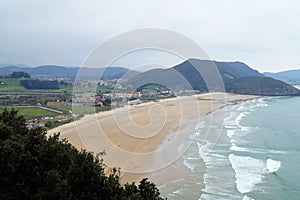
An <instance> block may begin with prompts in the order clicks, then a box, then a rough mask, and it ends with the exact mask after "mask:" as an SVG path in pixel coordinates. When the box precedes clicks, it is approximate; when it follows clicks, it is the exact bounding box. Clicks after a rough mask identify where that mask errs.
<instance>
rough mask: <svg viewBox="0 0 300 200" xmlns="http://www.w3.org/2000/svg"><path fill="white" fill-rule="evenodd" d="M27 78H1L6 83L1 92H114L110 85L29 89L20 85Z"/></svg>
mask: <svg viewBox="0 0 300 200" xmlns="http://www.w3.org/2000/svg"><path fill="white" fill-rule="evenodd" d="M21 80H25V79H21V78H20V79H15V78H0V82H3V83H5V85H0V92H24V93H64V92H65V91H66V92H67V93H68V94H72V93H73V92H76V93H89V92H101V93H104V92H113V88H108V87H103V86H100V87H88V88H86V87H77V88H76V89H75V90H74V91H73V86H63V85H62V86H60V89H57V90H29V89H26V88H24V87H23V86H20V81H21Z"/></svg>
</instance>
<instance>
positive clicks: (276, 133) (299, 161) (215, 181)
mask: <svg viewBox="0 0 300 200" xmlns="http://www.w3.org/2000/svg"><path fill="white" fill-rule="evenodd" d="M216 112H219V113H220V115H221V114H224V113H225V114H226V115H225V118H222V119H218V120H214V121H213V122H211V120H210V118H209V116H207V117H206V118H204V119H203V122H202V124H201V126H199V128H198V131H197V132H196V133H195V137H193V141H192V144H191V147H190V148H189V149H188V151H187V152H185V154H184V159H183V160H184V164H185V166H187V167H188V168H189V169H190V170H191V172H192V176H193V177H195V180H197V176H199V177H200V176H202V175H201V174H203V179H204V188H201V187H200V185H199V183H198V182H193V181H192V180H189V181H188V182H187V181H185V184H184V185H183V186H182V188H180V189H179V190H178V189H177V190H176V191H172V192H170V193H169V194H167V196H166V197H168V199H203V200H207V199H208V200H210V199H242V200H247V199H249V200H251V199H272V200H275V199H289V200H299V199H300V98H299V97H275V98H262V99H255V100H250V101H246V102H243V103H241V104H238V105H234V106H228V107H225V108H224V109H221V110H218V111H216ZM215 114H218V113H215ZM212 127H213V128H212ZM216 129H218V130H221V131H222V134H221V135H220V137H219V138H218V141H217V142H216V143H215V144H210V145H213V148H212V149H211V151H210V153H208V154H207V155H206V154H203V151H202V150H203V147H204V146H205V145H208V144H207V143H206V142H205V138H203V133H205V134H208V135H209V134H213V133H214V132H215V131H216ZM203 166H204V167H203ZM162 190H164V188H162ZM169 191H170V189H169Z"/></svg>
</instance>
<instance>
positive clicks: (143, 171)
mask: <svg viewBox="0 0 300 200" xmlns="http://www.w3.org/2000/svg"><path fill="white" fill-rule="evenodd" d="M252 98H257V97H255V96H249V95H236V94H227V93H207V94H201V95H195V96H192V97H178V98H172V99H166V100H161V101H159V102H150V103H144V104H140V105H135V106H126V107H124V108H119V109H115V110H112V111H107V112H102V113H98V114H93V115H86V116H85V117H83V118H82V119H80V120H78V121H75V122H72V123H69V124H65V125H62V126H60V127H57V128H54V129H52V130H50V131H48V134H49V135H51V134H53V133H57V132H60V133H61V135H60V137H61V138H66V139H67V140H68V141H69V142H70V143H71V144H73V145H74V146H75V147H77V148H78V149H82V148H84V149H87V150H88V151H93V152H95V153H97V152H101V151H103V150H105V153H106V155H105V156H104V162H105V164H106V165H107V166H108V167H120V168H121V170H122V179H121V180H122V182H132V181H135V182H138V181H139V180H141V178H143V177H149V179H150V180H151V181H154V182H155V183H156V184H157V185H163V184H166V183H168V182H172V181H173V182H174V181H176V180H181V179H184V178H186V177H187V176H189V171H188V169H187V168H186V167H185V166H184V165H183V164H182V160H181V155H180V154H179V153H178V147H179V146H180V144H181V143H182V141H184V140H188V139H189V137H190V136H191V135H192V134H193V133H194V132H195V127H196V125H197V124H198V123H199V119H201V116H204V115H207V114H208V113H211V112H212V111H214V110H217V109H220V108H221V107H224V106H226V105H232V104H236V103H237V102H240V101H244V100H248V99H252ZM182 131H184V133H185V134H176V133H178V132H182ZM183 148H184V147H183Z"/></svg>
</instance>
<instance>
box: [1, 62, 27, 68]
mask: <svg viewBox="0 0 300 200" xmlns="http://www.w3.org/2000/svg"><path fill="white" fill-rule="evenodd" d="M8 66H14V67H22V68H28V67H30V66H28V65H23V64H8V63H2V64H0V68H2V67H8Z"/></svg>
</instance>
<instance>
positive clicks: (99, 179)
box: [0, 109, 162, 200]
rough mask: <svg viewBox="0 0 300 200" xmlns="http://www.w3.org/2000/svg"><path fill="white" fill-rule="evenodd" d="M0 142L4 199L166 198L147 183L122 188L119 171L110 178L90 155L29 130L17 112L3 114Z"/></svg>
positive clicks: (40, 130)
mask: <svg viewBox="0 0 300 200" xmlns="http://www.w3.org/2000/svg"><path fill="white" fill-rule="evenodd" d="M0 138H1V140H0V186H1V187H0V199H99V200H100V199H111V200H129V199H131V200H134V199H142V200H143V199H145V200H161V199H162V198H161V197H159V191H158V189H157V188H156V186H155V185H154V184H153V183H150V182H149V181H148V180H147V179H143V180H142V181H141V182H140V184H139V186H136V185H135V184H134V183H131V184H125V185H124V186H122V185H121V184H120V178H119V177H120V176H119V175H120V169H117V168H113V169H112V170H111V173H110V174H109V175H105V174H104V167H105V166H104V164H103V162H102V159H99V158H98V157H97V156H94V155H93V154H92V153H91V152H87V151H85V150H82V151H78V150H77V149H76V148H75V147H73V146H72V145H71V144H69V143H68V142H67V141H66V140H59V134H55V135H54V136H51V137H47V136H46V131H45V129H43V128H36V129H30V130H29V129H27V128H26V126H25V119H24V118H23V117H22V116H18V115H17V111H15V110H14V109H12V110H11V111H8V110H6V109H5V110H4V111H3V112H2V113H1V114H0Z"/></svg>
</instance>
